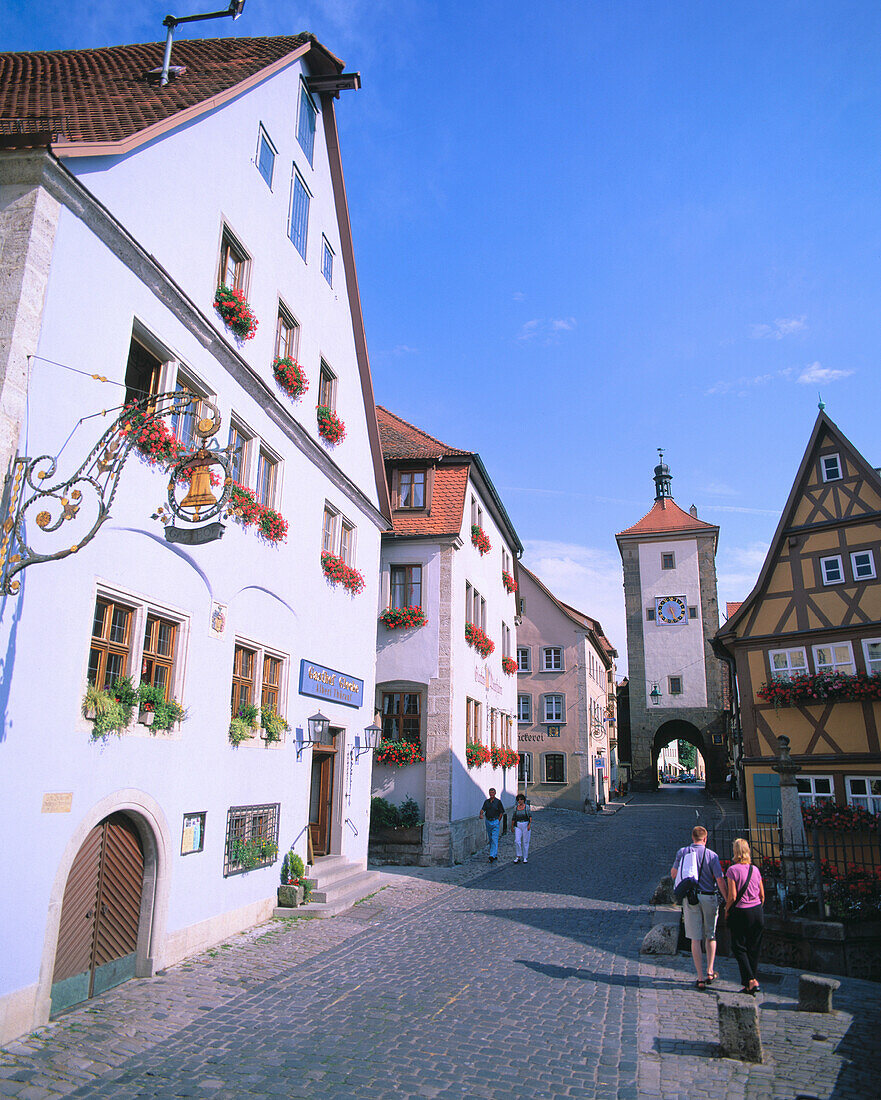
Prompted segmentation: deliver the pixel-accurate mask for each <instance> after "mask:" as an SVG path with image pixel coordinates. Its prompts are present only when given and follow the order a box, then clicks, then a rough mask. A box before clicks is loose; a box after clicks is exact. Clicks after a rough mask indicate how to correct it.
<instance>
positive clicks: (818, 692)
mask: <svg viewBox="0 0 881 1100" xmlns="http://www.w3.org/2000/svg"><path fill="white" fill-rule="evenodd" d="M756 695H757V696H758V697H759V698H760V699H762V700H763V701H764V702H766V703H773V704H774V706H775V708H776V707H793V706H806V705H809V704H811V703H825V702H839V703H852V702H858V701H861V700H863V699H881V673H877V672H875V673H872V674H871V675H869V674H867V673H865V672H856V673H848V672H818V673H816V674H815V675H813V676H811V675H809V674H805V675H803V676H793V678H792V679H791V680H784V679H779V680H776V679H775V680H770V681H769V682H768V683H765V684H762V686H761V687H760V688H759V689H758V691H757V692H756Z"/></svg>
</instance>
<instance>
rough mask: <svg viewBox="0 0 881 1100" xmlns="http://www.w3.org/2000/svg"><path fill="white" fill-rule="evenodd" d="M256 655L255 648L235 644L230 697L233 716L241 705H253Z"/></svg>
mask: <svg viewBox="0 0 881 1100" xmlns="http://www.w3.org/2000/svg"><path fill="white" fill-rule="evenodd" d="M256 657H257V652H256V650H253V649H250V648H249V647H248V646H245V645H237V646H236V649H235V654H234V656H233V666H232V694H231V698H230V713H231V714H232V716H233V717H236V716H237V715H238V714H240V713H241V711H242V707H248V706H252V705H254V699H255V697H256V693H255V690H254V672H255V665H256Z"/></svg>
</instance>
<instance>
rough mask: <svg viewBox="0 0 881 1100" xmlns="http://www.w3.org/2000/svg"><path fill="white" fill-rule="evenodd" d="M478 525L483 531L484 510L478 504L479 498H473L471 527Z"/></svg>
mask: <svg viewBox="0 0 881 1100" xmlns="http://www.w3.org/2000/svg"><path fill="white" fill-rule="evenodd" d="M475 524H476V525H477V526H478V527H479V528H480V529H481V530H483V509H482V508H481V507H480V505H479V504H478V503H477V497H472V498H471V526H472V527H473V526H474V525H475Z"/></svg>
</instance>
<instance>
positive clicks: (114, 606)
mask: <svg viewBox="0 0 881 1100" xmlns="http://www.w3.org/2000/svg"><path fill="white" fill-rule="evenodd" d="M99 604H103V605H104V611H103V613H102V622H101V633H100V634H95V630H94V628H95V621H96V619H97V617H98V615H97V612H98V605H99ZM116 611H120V612H123V613H124V614H125V625H124V633H123V638H122V641H117V640H114V639H113V638H111V636H110V634H111V631H112V630H113V621H114V613H115V612H116ZM135 617H136V607H134V606H132V604H131V603H128V602H125V601H122V600H119V599H117V598H116V597H115V596H106V595H104V594H103V593H101V592H99V593H98V594H97V595H96V597H95V603H94V605H93V610H92V633H91V635H90V641H89V661H88V666H87V667H88V669H89V670H91V668H92V653H97V654H98V660H97V664H96V672H95V677H94V680H93V679H92V678H91V676H89V677H88V679H89V682H90V683H94V684H95V686H96V687H97V688H98V689H99V690H101V691H107V690H108V688H110V686H111V685H112V684H113V683H114V682H115V681H116V680H117V679H119V678H120V677H123V676H128V675H129V674H130V669H131V667H132V638H133V637H134V630H133V628H134V626H135V625H136V624H135ZM111 657H114V658H116V659H118V660H120V661H121V662H122V664H121V668H120V670H119V671H117V672H116V673H115V674H113V675H111V676H108V671H107V669H108V664H109V662H110V658H111Z"/></svg>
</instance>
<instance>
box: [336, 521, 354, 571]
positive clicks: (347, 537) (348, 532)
mask: <svg viewBox="0 0 881 1100" xmlns="http://www.w3.org/2000/svg"><path fill="white" fill-rule="evenodd" d="M339 556H340V557H341V558H342V559H343V561H344V562H345V563H346V565H351V564H352V562H353V561H354V560H355V528H354V527H353V526H352V524H351V523H349V521H348V520H347V519H343V518H342V517H341V518H340V551H339Z"/></svg>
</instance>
